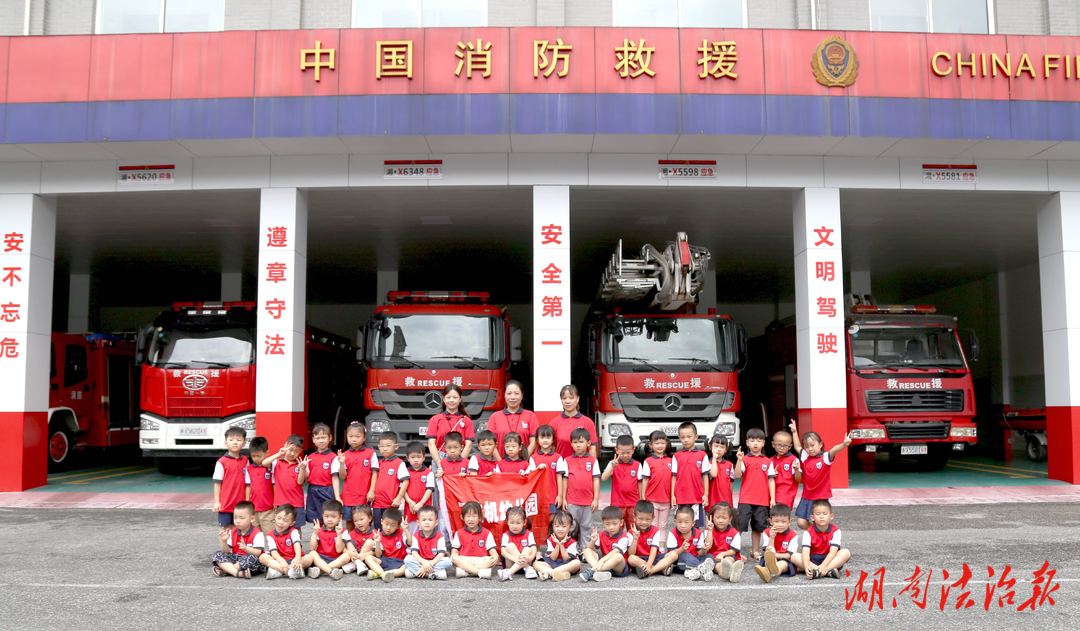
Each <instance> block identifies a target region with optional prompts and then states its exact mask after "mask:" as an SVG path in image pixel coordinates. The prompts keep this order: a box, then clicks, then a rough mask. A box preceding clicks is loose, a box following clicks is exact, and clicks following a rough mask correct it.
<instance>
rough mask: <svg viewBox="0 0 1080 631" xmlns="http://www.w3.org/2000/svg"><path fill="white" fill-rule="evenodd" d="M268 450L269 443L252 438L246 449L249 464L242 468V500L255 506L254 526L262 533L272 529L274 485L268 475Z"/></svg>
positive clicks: (271, 461) (263, 439)
mask: <svg viewBox="0 0 1080 631" xmlns="http://www.w3.org/2000/svg"><path fill="white" fill-rule="evenodd" d="M269 448H270V443H269V442H267V440H266V439H265V438H263V437H262V436H256V437H255V438H252V439H251V444H250V446H249V447H248V452H249V453H250V454H251V462H249V463H248V465H247V466H246V467H244V484H246V485H247V489H246V491H245V493H244V499H246V500H248V501H250V502H251V503H252V504H254V505H255V525H256V526H258V527H259V530H261V531H263V532H264V533H268V532H270V531H272V530H273V529H274V483H273V482H272V481H271V479H272V477H273V476H271V475H270V466H271V465H272V464H273V462H274V461H273V460H268V459H267V457H266V452H267V451H268V450H269Z"/></svg>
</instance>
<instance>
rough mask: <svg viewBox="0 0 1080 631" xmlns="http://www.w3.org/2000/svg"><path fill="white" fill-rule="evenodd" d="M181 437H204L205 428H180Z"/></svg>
mask: <svg viewBox="0 0 1080 631" xmlns="http://www.w3.org/2000/svg"><path fill="white" fill-rule="evenodd" d="M180 435H181V436H206V428H205V427H181V428H180Z"/></svg>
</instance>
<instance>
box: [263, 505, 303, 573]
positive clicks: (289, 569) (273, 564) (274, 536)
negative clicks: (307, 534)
mask: <svg viewBox="0 0 1080 631" xmlns="http://www.w3.org/2000/svg"><path fill="white" fill-rule="evenodd" d="M295 524H296V507H294V506H293V505H292V504H282V505H281V506H278V507H277V509H276V510H275V511H274V527H273V528H272V529H271V530H270V532H267V533H265V534H266V552H263V553H262V555H260V556H259V563H262V564H263V565H265V566H266V578H267V580H269V579H272V578H281V577H282V576H285V575H288V577H289V578H304V570H306V569H307V568H308V567H309V566H310V565H311V561H310V560H309V559H306V558H305V557H304V550H303V548H301V547H300V531H299V530H297V529H296V528H294V527H293V526H294V525H295ZM305 564H306V565H305Z"/></svg>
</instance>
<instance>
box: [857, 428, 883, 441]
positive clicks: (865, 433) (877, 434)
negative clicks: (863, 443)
mask: <svg viewBox="0 0 1080 631" xmlns="http://www.w3.org/2000/svg"><path fill="white" fill-rule="evenodd" d="M851 437H852V438H863V439H866V438H885V430H883V429H853V430H851Z"/></svg>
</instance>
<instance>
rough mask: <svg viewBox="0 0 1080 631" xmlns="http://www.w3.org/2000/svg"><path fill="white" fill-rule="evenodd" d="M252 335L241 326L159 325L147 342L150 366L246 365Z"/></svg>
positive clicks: (201, 366)
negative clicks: (174, 326)
mask: <svg viewBox="0 0 1080 631" xmlns="http://www.w3.org/2000/svg"><path fill="white" fill-rule="evenodd" d="M253 350H254V337H253V335H252V332H251V331H249V330H247V329H242V328H229V329H216V328H208V327H205V326H203V327H176V328H172V329H167V328H159V329H158V330H157V331H156V332H155V334H154V339H153V341H152V342H151V343H150V352H149V355H148V357H149V361H150V364H151V365H153V366H159V367H167V368H178V367H192V368H205V367H207V366H212V367H215V368H231V367H233V366H247V365H249V364H251V362H252V360H253V359H254V355H253Z"/></svg>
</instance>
